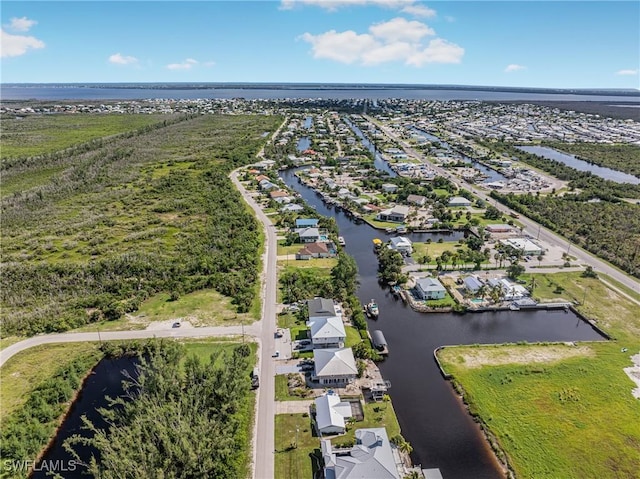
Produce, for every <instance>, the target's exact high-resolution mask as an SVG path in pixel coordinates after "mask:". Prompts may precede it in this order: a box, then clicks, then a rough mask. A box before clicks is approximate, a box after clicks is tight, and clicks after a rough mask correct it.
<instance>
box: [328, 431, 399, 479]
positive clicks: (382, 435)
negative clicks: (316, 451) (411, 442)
mask: <svg viewBox="0 0 640 479" xmlns="http://www.w3.org/2000/svg"><path fill="white" fill-rule="evenodd" d="M355 436H356V444H355V445H354V446H353V447H352V448H351V449H334V448H333V445H332V444H331V441H330V440H329V439H323V440H322V441H321V442H320V450H321V452H322V459H323V461H324V477H326V478H327V479H356V478H357V479H362V478H366V479H400V474H399V473H398V466H397V465H396V460H395V457H394V454H393V450H392V448H391V443H390V442H389V437H388V436H387V431H386V429H385V428H383V427H376V428H366V429H357V430H356V433H355Z"/></svg>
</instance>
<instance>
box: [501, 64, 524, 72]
mask: <svg viewBox="0 0 640 479" xmlns="http://www.w3.org/2000/svg"><path fill="white" fill-rule="evenodd" d="M526 69H527V67H525V66H524V65H518V64H517V63H512V64H510V65H507V68H505V69H504V71H505V73H512V72H517V71H520V70H526Z"/></svg>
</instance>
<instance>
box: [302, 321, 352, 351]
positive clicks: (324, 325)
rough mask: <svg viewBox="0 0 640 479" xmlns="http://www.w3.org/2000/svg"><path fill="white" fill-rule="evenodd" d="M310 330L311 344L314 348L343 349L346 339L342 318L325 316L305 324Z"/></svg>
mask: <svg viewBox="0 0 640 479" xmlns="http://www.w3.org/2000/svg"><path fill="white" fill-rule="evenodd" d="M307 324H308V325H309V328H310V329H311V343H312V344H313V347H314V348H343V347H344V342H345V341H346V339H347V333H346V331H345V329H344V323H343V322H342V318H341V317H338V316H326V317H321V318H315V319H314V320H313V321H309V322H308V323H307Z"/></svg>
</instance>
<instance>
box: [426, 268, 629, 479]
mask: <svg viewBox="0 0 640 479" xmlns="http://www.w3.org/2000/svg"><path fill="white" fill-rule="evenodd" d="M534 277H535V284H536V287H535V290H534V297H536V298H537V299H539V300H558V299H559V298H564V299H568V300H571V301H575V302H578V303H580V304H579V305H578V306H577V307H578V310H579V311H581V312H582V313H583V314H585V315H586V316H587V317H589V318H592V319H594V320H596V321H597V323H598V325H599V327H601V328H603V329H604V330H605V331H606V332H607V333H609V334H611V335H612V336H613V337H614V338H616V341H607V342H594V343H583V344H580V345H578V346H564V345H557V344H553V345H527V344H523V345H511V346H502V347H495V346H464V347H453V348H445V349H444V350H442V351H441V352H440V353H439V357H440V359H441V361H442V363H443V365H444V367H445V369H446V370H447V372H449V373H451V374H453V376H454V380H455V382H457V383H458V384H460V385H461V387H462V388H463V390H464V394H465V399H466V400H467V401H468V402H469V404H470V409H471V411H472V413H473V414H476V415H478V417H479V418H480V420H481V422H482V423H483V424H484V425H485V426H486V427H487V428H488V429H489V430H490V431H491V433H492V434H493V435H494V436H495V437H496V439H497V441H498V443H499V444H500V447H501V449H502V450H503V451H505V453H506V455H507V458H508V460H509V463H510V464H511V466H512V468H513V470H514V471H515V473H516V477H522V478H529V477H531V478H536V479H537V478H542V479H545V478H549V479H556V478H567V479H571V478H594V479H595V478H601V477H607V478H608V477H612V478H613V477H615V478H625V479H627V478H628V479H632V478H637V477H638V476H637V471H639V470H640V455H639V454H638V450H640V409H639V408H638V400H637V399H635V398H633V396H632V394H631V390H632V389H633V388H634V387H635V384H634V383H633V382H632V381H631V380H630V379H629V377H628V376H627V375H626V374H625V373H624V371H623V368H625V367H629V366H631V360H630V355H631V354H634V353H637V352H638V351H639V350H640V317H638V315H637V311H638V308H637V305H636V304H635V303H633V302H631V301H629V300H628V299H627V298H625V297H623V296H621V295H619V294H618V293H616V292H614V291H612V290H610V289H608V288H607V287H606V286H605V285H604V284H603V283H602V282H601V281H599V280H597V279H593V278H582V277H581V275H580V273H555V274H536V275H535V276H534ZM526 278H527V279H528V281H529V282H530V281H531V276H530V275H527V276H526ZM623 348H627V349H628V351H627V352H622V349H623Z"/></svg>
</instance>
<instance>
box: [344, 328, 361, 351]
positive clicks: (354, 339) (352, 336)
mask: <svg viewBox="0 0 640 479" xmlns="http://www.w3.org/2000/svg"><path fill="white" fill-rule="evenodd" d="M344 329H345V331H346V333H347V339H346V341H345V344H344V345H345V347H347V348H351V347H353V346H355V345H356V344H358V343H359V342H360V341H362V338H361V337H360V333H359V332H358V330H357V329H356V328H354V327H353V326H345V327H344Z"/></svg>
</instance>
